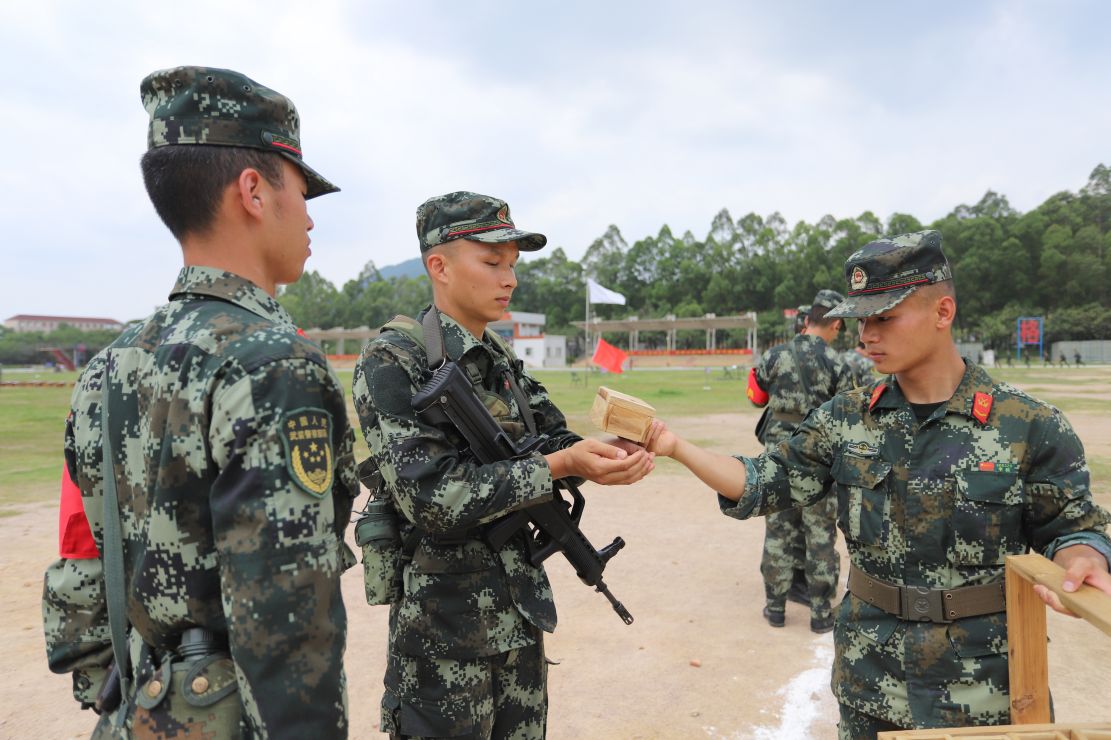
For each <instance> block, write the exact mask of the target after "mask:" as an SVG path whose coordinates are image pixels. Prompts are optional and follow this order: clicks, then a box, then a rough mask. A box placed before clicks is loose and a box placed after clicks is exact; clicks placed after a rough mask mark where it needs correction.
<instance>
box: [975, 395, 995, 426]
mask: <svg viewBox="0 0 1111 740" xmlns="http://www.w3.org/2000/svg"><path fill="white" fill-rule="evenodd" d="M992 403H993V400H992V397H991V396H990V395H988V394H987V393H977V394H976V395H974V396H973V397H972V416H973V418H975V419H976V421H978V422H980V423H981V424H987V423H988V414H990V413H991V404H992Z"/></svg>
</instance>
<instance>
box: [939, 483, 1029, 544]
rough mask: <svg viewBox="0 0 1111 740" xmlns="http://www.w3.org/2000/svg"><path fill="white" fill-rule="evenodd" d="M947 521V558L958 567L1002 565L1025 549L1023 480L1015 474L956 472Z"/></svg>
mask: <svg viewBox="0 0 1111 740" xmlns="http://www.w3.org/2000/svg"><path fill="white" fill-rule="evenodd" d="M954 486H955V489H956V495H955V496H954V502H953V503H954V512H953V517H952V519H951V520H950V521H951V522H952V527H953V543H952V547H951V548H950V557H951V559H952V560H953V562H954V563H957V564H961V565H1002V564H1003V562H1004V559H1005V558H1006V556H1007V555H1015V554H1021V553H1022V552H1025V550H1026V540H1025V538H1024V537H1023V536H1022V500H1023V499H1022V480H1021V479H1020V478H1019V477H1018V475H1016V474H1015V473H997V472H989V471H979V470H958V471H957V473H956V475H955V477H954Z"/></svg>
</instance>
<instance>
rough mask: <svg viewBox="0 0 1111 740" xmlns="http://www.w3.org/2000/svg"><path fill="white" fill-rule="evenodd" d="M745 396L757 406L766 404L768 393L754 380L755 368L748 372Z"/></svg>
mask: <svg viewBox="0 0 1111 740" xmlns="http://www.w3.org/2000/svg"><path fill="white" fill-rule="evenodd" d="M745 395H746V396H748V400H750V401H752V403H754V404H755V405H757V406H767V404H768V392H767V391H766V390H764V389H763V388H761V387H760V381H758V380H757V379H756V368H752V369H751V370H749V371H748V389H747V390H745Z"/></svg>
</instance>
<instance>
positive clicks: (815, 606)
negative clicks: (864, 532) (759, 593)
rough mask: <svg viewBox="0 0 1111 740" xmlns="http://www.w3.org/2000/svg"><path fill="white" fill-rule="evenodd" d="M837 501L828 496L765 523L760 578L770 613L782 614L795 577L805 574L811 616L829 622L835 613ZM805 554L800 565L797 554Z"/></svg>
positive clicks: (839, 563)
mask: <svg viewBox="0 0 1111 740" xmlns="http://www.w3.org/2000/svg"><path fill="white" fill-rule="evenodd" d="M836 515H837V500H836V499H835V498H834V497H833V496H826V497H825V498H823V499H822V500H821V501H818V502H817V503H816V504H814V505H813V506H808V507H806V508H805V509H788V510H787V511H780V512H777V513H775V514H769V515H768V516H767V517H765V520H764V554H763V557H761V559H760V574H761V575H763V576H764V596H765V598H766V599H767V606H768V609H769V610H770V611H783V609H784V605H785V603H786V601H787V591H788V590H790V588H791V578H792V573H793V571H794V570H795V569H797V568H802V569H803V570H804V571H805V572H806V584H807V590H808V593H809V596H810V616H811V617H815V618H826V617H828V616H829V615H830V614H831V613H832V602H833V599H834V597H835V596H836V595H837V581H838V578H840V576H841V560H840V558H839V557H838V555H837V551H836V550H835V549H834V545H835V544H836V543H837V522H836V520H837V516H836ZM799 552H803V553H805V554H804V556H803V557H802V559H801V561H800V558H799V555H798V553H799Z"/></svg>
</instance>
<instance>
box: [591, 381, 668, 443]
mask: <svg viewBox="0 0 1111 740" xmlns="http://www.w3.org/2000/svg"><path fill="white" fill-rule="evenodd" d="M654 418H656V409H655V408H654V407H652V406H651V405H650V404H647V403H645V402H644V401H642V400H640V399H639V398H637V397H635V396H630V395H628V394H627V393H621V392H620V391H615V390H613V389H612V388H607V387H606V386H604V385H603V386H601V387H599V388H598V395H597V396H595V397H594V405H593V406H591V408H590V420H591V421H592V422H593V423H594V425H595V426H597V427H598V428H599V429H601V430H602V431H604V432H608V433H610V434H615V435H617V436H618V437H621V438H623V439H627V440H630V441H632V442H636V443H638V444H639V443H641V442H643V441H644V439H645V437H647V436H648V429H649V427H650V425H651V424H652V420H653V419H654Z"/></svg>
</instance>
